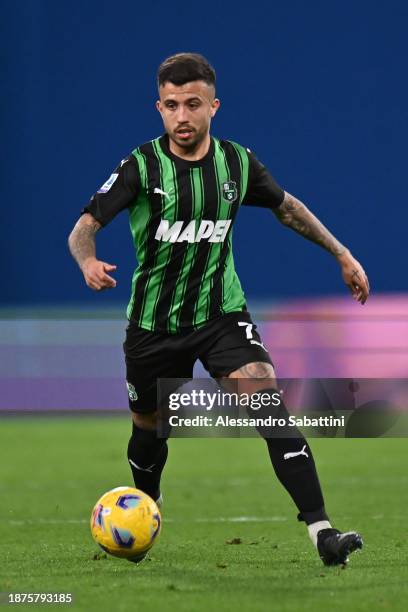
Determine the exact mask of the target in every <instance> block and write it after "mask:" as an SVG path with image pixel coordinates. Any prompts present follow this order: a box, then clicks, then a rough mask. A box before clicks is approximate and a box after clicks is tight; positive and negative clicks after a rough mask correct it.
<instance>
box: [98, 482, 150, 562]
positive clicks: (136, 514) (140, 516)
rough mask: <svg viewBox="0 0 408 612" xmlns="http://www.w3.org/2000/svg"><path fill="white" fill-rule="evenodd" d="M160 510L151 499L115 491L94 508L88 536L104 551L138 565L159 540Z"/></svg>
mask: <svg viewBox="0 0 408 612" xmlns="http://www.w3.org/2000/svg"><path fill="white" fill-rule="evenodd" d="M160 529H161V515H160V510H159V508H158V507H157V505H156V503H155V502H154V501H153V500H152V498H151V497H149V496H148V495H146V493H143V491H140V490H139V489H134V488H133V487H116V489H112V490H111V491H108V492H107V493H105V494H104V495H102V497H101V498H100V499H98V501H97V502H96V504H95V507H94V509H93V510H92V515H91V533H92V537H93V538H94V540H95V542H96V543H97V544H99V546H100V547H101V548H103V550H104V551H106V552H107V553H109V554H110V555H113V556H115V557H122V558H124V559H128V560H129V561H133V562H135V563H138V562H139V561H141V560H142V559H143V558H144V557H145V556H146V553H147V552H148V550H150V548H151V547H152V546H153V544H154V543H155V542H156V540H157V539H158V537H159V534H160Z"/></svg>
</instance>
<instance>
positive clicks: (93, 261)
mask: <svg viewBox="0 0 408 612" xmlns="http://www.w3.org/2000/svg"><path fill="white" fill-rule="evenodd" d="M101 227H102V226H101V224H100V223H99V222H98V221H97V220H96V219H95V218H94V217H93V216H92V215H91V214H90V213H85V214H83V215H82V216H81V217H80V218H79V219H78V221H77V223H76V225H75V227H74V229H73V230H72V232H71V234H70V236H69V238H68V245H69V250H70V251H71V255H72V257H73V258H74V259H75V261H76V262H77V264H78V265H79V267H80V269H81V271H82V274H83V275H84V279H85V282H86V284H87V285H88V287H90V288H91V289H95V291H102V289H109V288H113V287H116V281H115V279H114V278H112V277H111V276H109V274H108V272H113V271H114V270H116V266H115V265H112V264H108V263H106V262H105V261H100V260H99V259H97V258H96V246H95V235H96V232H97V231H98V230H99V229H100V228H101Z"/></svg>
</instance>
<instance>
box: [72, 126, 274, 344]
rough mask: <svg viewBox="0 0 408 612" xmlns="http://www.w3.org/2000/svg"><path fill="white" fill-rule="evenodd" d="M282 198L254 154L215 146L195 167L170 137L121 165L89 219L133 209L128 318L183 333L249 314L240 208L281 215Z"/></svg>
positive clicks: (148, 326)
mask: <svg viewBox="0 0 408 612" xmlns="http://www.w3.org/2000/svg"><path fill="white" fill-rule="evenodd" d="M283 197H284V192H283V190H282V189H281V188H280V187H279V185H277V183H276V182H275V181H274V179H273V178H272V176H271V175H270V174H269V172H268V171H267V170H266V168H265V167H264V166H263V165H262V164H261V163H260V162H259V161H258V160H257V159H256V157H255V156H254V155H253V154H252V153H251V152H250V151H249V150H248V149H246V148H244V147H242V146H240V145H238V144H236V143H233V142H231V141H228V140H218V139H216V138H211V145H210V148H209V151H208V153H207V154H206V155H205V157H203V158H202V159H200V160H199V161H195V162H190V161H186V160H184V159H181V158H180V157H177V156H176V155H174V154H173V153H172V152H171V151H170V148H169V144H168V137H167V136H166V135H165V136H162V137H160V138H157V139H155V140H152V141H150V142H148V143H146V144H143V145H141V146H140V147H138V148H137V149H135V150H134V151H133V153H132V154H131V155H130V156H129V157H127V158H125V159H124V160H122V162H121V163H120V165H119V166H118V167H117V168H116V169H115V171H114V173H113V174H112V175H111V176H110V178H109V179H108V180H107V181H106V183H105V184H104V185H102V187H101V188H100V189H99V191H98V192H97V193H96V194H95V195H94V196H93V197H92V199H91V201H90V203H89V204H88V205H87V206H86V207H85V208H84V209H83V211H82V212H89V213H91V214H92V215H93V217H94V218H95V219H96V220H97V221H99V223H101V225H106V224H107V223H109V221H111V220H112V219H113V218H114V217H115V215H117V214H118V213H119V212H120V211H121V210H124V209H128V211H129V218H130V229H131V232H132V236H133V242H134V246H135V249H136V257H137V260H138V263H139V265H138V267H137V268H136V270H135V272H134V274H133V280H132V293H131V298H130V302H129V305H128V309H127V315H128V318H129V319H131V320H133V321H135V322H136V323H137V324H138V325H139V326H140V327H142V328H144V329H147V330H154V331H165V332H168V333H178V332H180V331H183V330H187V329H194V328H198V327H200V326H202V325H203V324H204V323H206V322H207V321H209V320H210V319H214V318H216V317H219V316H221V315H222V314H224V313H228V312H234V311H239V310H242V309H243V308H245V297H244V293H243V291H242V288H241V284H240V282H239V279H238V276H237V273H236V271H235V267H234V260H233V254H232V247H231V242H232V226H233V223H234V220H235V217H236V214H237V212H238V209H239V206H240V205H241V204H254V205H258V206H263V207H267V208H274V207H277V206H279V205H280V204H281V202H282V201H283Z"/></svg>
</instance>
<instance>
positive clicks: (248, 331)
mask: <svg viewBox="0 0 408 612" xmlns="http://www.w3.org/2000/svg"><path fill="white" fill-rule="evenodd" d="M238 326H239V327H245V334H246V339H247V340H249V341H250V343H251V344H257V345H258V346H261V347H262V348H263V349H264V351H266V348H265V347H264V345H263V344H262V342H258V340H254V339H253V337H254V336H253V334H252V328H253V326H254V324H253V323H247V322H246V321H238Z"/></svg>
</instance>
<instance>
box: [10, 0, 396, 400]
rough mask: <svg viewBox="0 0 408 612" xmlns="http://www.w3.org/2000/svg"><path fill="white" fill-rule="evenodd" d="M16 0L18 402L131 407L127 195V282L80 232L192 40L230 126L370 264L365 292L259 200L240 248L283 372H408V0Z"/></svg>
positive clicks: (122, 249)
mask: <svg viewBox="0 0 408 612" xmlns="http://www.w3.org/2000/svg"><path fill="white" fill-rule="evenodd" d="M2 4H3V5H4V11H3V19H2V26H1V27H2V29H3V32H2V43H1V44H2V47H3V54H4V56H5V59H6V60H7V61H6V74H5V82H4V100H7V104H3V115H2V121H3V125H2V133H3V142H4V143H5V146H4V149H3V153H4V158H3V161H2V172H3V180H2V183H1V190H2V193H3V197H2V202H3V207H2V208H3V211H2V215H3V230H4V231H3V236H2V240H1V244H0V249H1V258H2V262H3V275H4V282H3V287H2V291H1V317H2V320H1V327H0V329H1V335H0V343H1V344H0V351H1V373H0V376H1V386H2V393H1V399H0V402H1V403H0V410H2V411H9V410H33V409H35V410H37V409H45V410H57V409H62V408H64V409H69V410H71V409H72V410H77V409H85V408H86V409H93V410H99V409H101V408H109V409H118V410H122V409H124V410H126V397H125V392H124V387H123V363H122V354H121V342H122V339H123V330H124V325H125V320H124V310H125V304H126V302H127V299H128V295H129V289H130V278H131V272H132V269H133V267H134V265H135V261H134V254H133V248H132V245H131V240H130V233H129V231H128V222H127V218H126V214H122V215H121V216H120V217H118V218H117V219H116V220H115V221H114V222H113V223H112V224H111V225H110V226H109V228H108V229H106V230H104V231H103V232H101V233H100V235H99V236H98V254H99V256H100V257H101V258H103V259H105V260H107V261H109V262H112V263H115V264H117V265H118V271H117V274H116V277H117V279H118V286H117V288H116V289H115V290H114V291H111V292H106V293H104V294H94V293H92V292H91V291H89V290H88V289H87V288H86V287H85V285H84V283H83V281H82V277H81V276H80V273H79V271H78V270H77V268H76V266H75V264H74V262H73V261H72V260H71V258H70V256H69V254H68V250H67V246H66V238H67V235H68V233H69V231H70V230H71V228H72V226H73V224H74V223H75V221H76V219H77V217H78V214H79V211H80V209H81V207H82V206H83V205H84V204H85V203H86V202H87V201H88V199H89V197H90V195H91V194H92V192H94V191H95V190H96V189H97V188H98V187H99V186H100V185H101V184H102V183H103V182H104V180H105V179H106V177H107V176H109V174H110V173H111V170H112V169H113V168H114V167H115V165H116V164H117V163H118V161H119V160H120V159H122V158H123V157H124V156H125V155H126V154H128V152H129V151H130V150H132V148H133V147H134V146H136V145H137V144H139V143H141V142H144V141H146V140H149V139H150V138H152V137H155V136H156V135H158V134H159V133H160V132H161V130H162V126H161V121H160V117H159V115H158V113H157V112H156V111H155V109H154V102H155V100H156V88H155V71H156V69H157V66H158V64H159V63H160V61H161V60H162V59H163V58H164V57H166V56H167V55H169V54H172V53H174V52H177V51H182V50H194V51H198V52H202V53H203V54H205V55H206V56H207V57H208V58H209V60H210V61H211V62H212V63H213V64H214V66H215V68H216V70H217V75H218V95H219V97H220V98H221V101H222V108H221V110H220V112H219V113H218V115H217V117H216V119H215V121H214V123H213V133H214V134H215V135H217V136H220V137H225V138H231V139H234V140H237V141H238V142H241V143H242V144H244V145H246V146H249V147H250V148H251V149H252V150H253V151H254V152H255V153H256V154H257V155H258V157H259V158H260V159H261V160H262V161H263V162H264V163H265V164H266V165H267V166H268V168H269V169H270V170H271V172H272V173H273V174H274V175H275V177H276V178H277V180H278V181H279V182H280V183H281V184H282V186H283V187H284V188H285V189H286V190H288V191H290V192H292V193H294V194H295V195H297V196H298V197H299V198H301V199H303V200H304V201H305V202H306V203H307V204H308V205H309V206H310V207H311V209H312V210H313V211H314V212H315V213H316V214H317V215H318V217H319V218H321V219H322V221H323V222H325V223H326V224H327V225H328V227H329V228H331V229H332V230H333V232H334V233H335V234H336V236H338V237H339V239H340V240H342V241H343V242H344V243H345V244H346V245H348V246H349V247H350V249H351V250H352V252H353V254H355V256H356V257H357V258H358V259H360V260H361V261H362V263H363V265H364V266H365V267H366V270H367V272H368V275H369V277H370V280H371V285H372V292H373V294H372V297H371V298H370V300H369V302H368V303H367V305H366V306H364V307H363V308H362V307H360V306H359V305H357V304H354V303H353V302H351V300H350V298H349V297H348V296H347V295H346V293H347V290H346V289H345V288H344V286H343V284H342V281H341V278H340V275H339V272H338V268H337V264H336V262H335V261H334V260H333V259H332V258H331V257H330V256H328V255H327V254H326V253H325V252H323V251H321V250H320V249H319V248H318V247H316V246H315V245H311V244H309V243H307V242H306V241H305V240H303V239H302V238H300V237H298V236H296V235H295V234H292V233H291V232H290V231H288V230H287V229H286V228H284V227H281V226H279V225H278V224H277V223H276V221H275V219H274V218H273V217H272V216H271V215H270V213H268V212H267V211H265V210H261V209H248V208H245V209H242V210H241V212H240V216H239V220H238V223H237V226H236V228H235V236H234V243H235V260H236V265H237V268H238V271H239V273H240V276H241V280H242V282H243V285H244V288H245V289H246V293H247V296H248V301H249V305H250V307H251V308H252V310H253V312H254V315H255V317H256V318H257V320H258V322H259V323H260V325H261V327H262V333H263V336H264V339H265V342H266V343H267V345H268V347H269V348H270V351H271V354H272V356H273V359H274V361H275V363H276V364H277V369H278V373H279V375H280V376H347V377H348V376H360V377H370V376H372V377H376V376H385V377H394V376H395V377H398V376H400V377H401V376H405V375H406V372H407V342H406V341H407V326H408V311H407V305H408V298H407V297H406V295H407V294H406V291H407V275H406V227H407V222H408V210H407V206H406V202H405V200H406V195H405V173H404V172H403V171H402V160H403V159H404V158H405V148H406V141H407V136H408V134H407V115H406V109H407V102H408V100H407V97H408V88H407V85H406V80H405V79H403V78H401V76H402V74H403V71H404V66H405V58H406V38H405V31H406V22H407V20H406V17H407V5H406V3H404V2H402V1H396V0H391V2H388V3H386V4H385V3H374V4H373V3H370V2H366V1H363V0H360V1H358V2H337V1H334V2H330V3H324V2H318V1H313V2H310V3H304V2H301V1H296V0H295V1H293V2H289V3H267V2H256V3H255V4H254V5H252V6H251V10H250V11H249V10H248V7H246V6H241V5H237V4H235V3H232V2H223V3H221V4H219V5H217V7H215V6H206V5H196V6H189V7H187V6H186V5H185V4H183V3H179V2H176V3H172V5H171V6H170V5H167V4H166V3H164V2H157V1H152V2H150V3H148V4H144V5H143V6H142V5H139V4H138V3H134V2H130V0H123V2H121V4H120V7H115V6H113V5H112V3H110V2H107V1H104V0H102V1H99V2H94V1H89V2H86V3H84V4H83V3H82V4H80V3H79V2H73V3H72V2H65V1H63V2H57V3H56V2H52V1H51V0H36V2H31V1H27V0H23V1H22V2H19V3H18V4H15V3H14V2H11V1H10V0H4V1H3V3H2ZM198 372H200V370H198Z"/></svg>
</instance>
